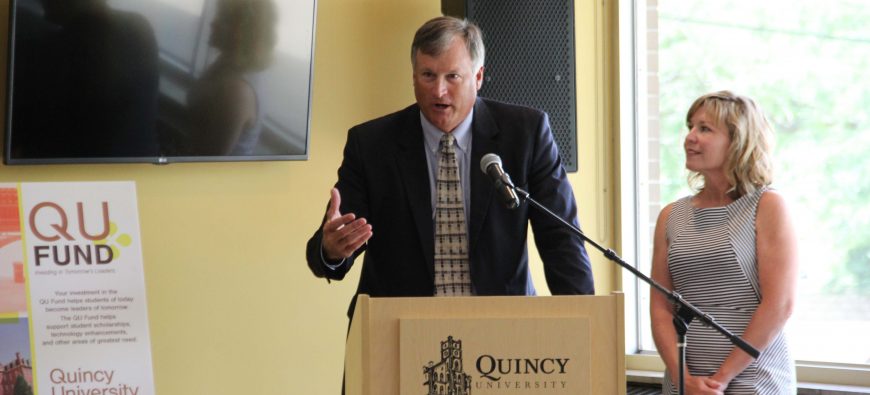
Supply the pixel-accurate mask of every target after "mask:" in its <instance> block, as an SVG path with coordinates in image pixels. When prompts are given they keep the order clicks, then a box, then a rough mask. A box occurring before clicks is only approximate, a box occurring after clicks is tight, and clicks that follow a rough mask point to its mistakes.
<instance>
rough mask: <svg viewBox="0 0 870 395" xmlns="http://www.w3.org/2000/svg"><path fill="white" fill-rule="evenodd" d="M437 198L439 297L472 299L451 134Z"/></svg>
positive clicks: (444, 146) (444, 140) (440, 167)
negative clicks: (469, 297) (466, 297)
mask: <svg viewBox="0 0 870 395" xmlns="http://www.w3.org/2000/svg"><path fill="white" fill-rule="evenodd" d="M435 195H436V196H437V200H436V202H435V296H467V295H471V274H470V273H469V269H468V234H467V233H468V232H467V231H466V227H465V210H464V207H465V206H464V205H463V204H462V185H461V184H460V183H459V165H457V163H456V152H455V151H454V150H453V135H452V134H450V133H444V135H443V136H441V159H440V160H439V161H438V176H437V177H436V178H435Z"/></svg>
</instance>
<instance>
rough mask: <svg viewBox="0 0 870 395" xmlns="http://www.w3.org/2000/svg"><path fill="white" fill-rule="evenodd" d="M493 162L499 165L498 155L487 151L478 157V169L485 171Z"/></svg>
mask: <svg viewBox="0 0 870 395" xmlns="http://www.w3.org/2000/svg"><path fill="white" fill-rule="evenodd" d="M493 164H498V165H499V166H501V158H499V157H498V155H496V154H493V153H489V154H486V155H484V156H483V158H480V170H481V171H483V172H484V173H486V169H488V168H489V167H490V166H492V165H493Z"/></svg>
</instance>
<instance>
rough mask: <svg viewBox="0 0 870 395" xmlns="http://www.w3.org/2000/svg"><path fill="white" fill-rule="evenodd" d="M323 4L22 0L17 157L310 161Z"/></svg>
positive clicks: (11, 80)
mask: <svg viewBox="0 0 870 395" xmlns="http://www.w3.org/2000/svg"><path fill="white" fill-rule="evenodd" d="M315 13H316V0H290V1H287V0H12V1H11V2H10V21H9V29H10V31H9V45H8V51H9V54H8V60H9V65H8V73H9V74H8V82H7V89H8V92H7V106H8V107H7V113H6V114H7V117H6V118H7V119H6V134H5V146H4V148H5V150H4V151H5V155H4V160H5V162H6V163H7V164H36V163H104V162H150V163H160V164H163V163H171V162H192V161H249V160H294V159H306V158H307V155H308V136H309V125H310V113H311V110H310V108H311V82H312V69H313V67H312V66H313V48H314V31H315V30H314V22H315Z"/></svg>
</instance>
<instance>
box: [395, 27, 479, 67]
mask: <svg viewBox="0 0 870 395" xmlns="http://www.w3.org/2000/svg"><path fill="white" fill-rule="evenodd" d="M454 37H461V38H462V39H463V40H464V41H465V47H466V48H467V49H468V55H469V57H471V63H472V64H473V65H474V68H475V69H478V68H480V67H481V66H483V58H484V52H485V50H484V48H483V32H481V31H480V28H479V27H477V25H475V24H474V23H471V22H469V21H468V20H465V19H458V18H454V17H452V16H439V17H437V18H434V19H430V20H429V21H428V22H426V23H424V24H423V26H420V28H419V29H417V33H416V34H414V42H413V43H412V44H411V65H413V66H416V65H417V51H420V52H421V53H424V54H426V55H429V56H438V55H440V54H441V53H443V52H444V51H445V50H447V47H449V46H450V43H451V41H452V40H453V38H454Z"/></svg>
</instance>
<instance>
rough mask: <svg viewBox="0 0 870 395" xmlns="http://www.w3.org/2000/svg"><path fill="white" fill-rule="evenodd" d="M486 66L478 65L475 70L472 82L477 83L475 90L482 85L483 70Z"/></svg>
mask: <svg viewBox="0 0 870 395" xmlns="http://www.w3.org/2000/svg"><path fill="white" fill-rule="evenodd" d="M484 69H486V67H483V66H480V69H478V70H477V73H475V74H474V82H475V83H476V84H477V90H480V87H482V86H483V70H484Z"/></svg>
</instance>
